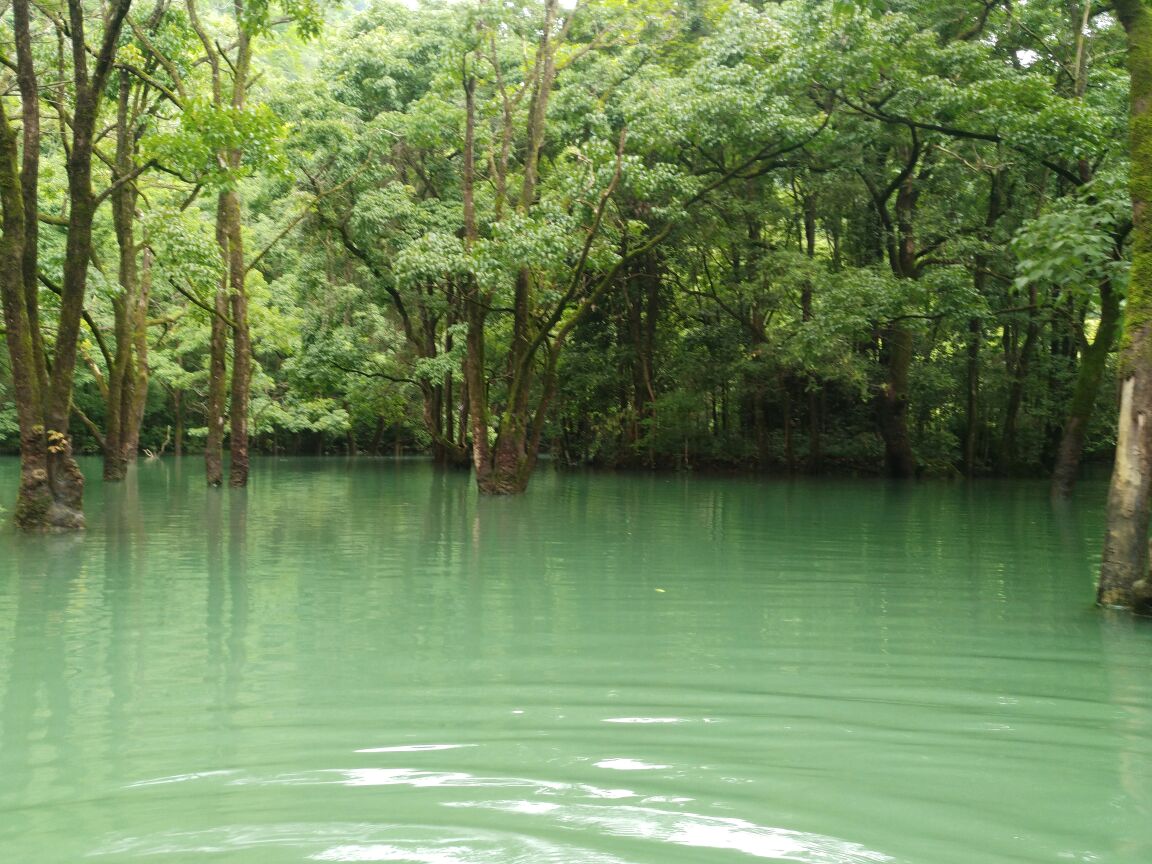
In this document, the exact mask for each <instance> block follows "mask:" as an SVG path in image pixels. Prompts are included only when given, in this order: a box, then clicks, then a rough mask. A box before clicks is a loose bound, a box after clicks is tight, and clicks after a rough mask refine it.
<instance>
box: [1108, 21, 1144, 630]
mask: <svg viewBox="0 0 1152 864" xmlns="http://www.w3.org/2000/svg"><path fill="white" fill-rule="evenodd" d="M1115 9H1116V11H1117V13H1118V14H1119V16H1120V21H1121V23H1122V24H1123V25H1124V29H1125V30H1126V31H1127V33H1128V71H1129V74H1130V76H1131V79H1132V89H1131V105H1130V110H1131V122H1130V126H1129V150H1130V153H1131V157H1132V179H1131V191H1132V218H1133V245H1132V271H1131V276H1130V278H1129V283H1128V299H1127V309H1126V311H1125V322H1124V347H1123V350H1122V354H1121V359H1120V418H1119V426H1118V429H1117V440H1116V461H1115V464H1114V465H1113V468H1112V481H1111V484H1110V485H1109V488H1108V506H1107V515H1106V525H1107V529H1106V534H1105V538H1104V552H1103V556H1102V560H1101V565H1100V581H1099V584H1098V586H1097V593H1096V600H1097V602H1098V603H1100V604H1102V605H1104V606H1119V607H1124V608H1128V609H1134V610H1136V611H1148V610H1149V608H1150V606H1152V587H1150V585H1149V579H1148V518H1149V501H1148V496H1149V491H1150V490H1152V222H1150V221H1149V219H1148V212H1147V211H1148V206H1149V203H1152V9H1150V8H1149V7H1148V6H1146V5H1145V4H1144V2H1143V0H1116V3H1115Z"/></svg>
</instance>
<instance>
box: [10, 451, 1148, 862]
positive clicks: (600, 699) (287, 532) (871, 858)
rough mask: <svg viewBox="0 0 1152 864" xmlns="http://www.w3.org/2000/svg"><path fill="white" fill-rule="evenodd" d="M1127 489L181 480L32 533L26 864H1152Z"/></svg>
mask: <svg viewBox="0 0 1152 864" xmlns="http://www.w3.org/2000/svg"><path fill="white" fill-rule="evenodd" d="M15 467H16V466H15V464H14V463H13V462H12V461H5V462H2V463H0V488H2V489H7V490H12V489H13V482H14V477H15ZM85 467H86V469H90V470H92V471H93V472H95V470H96V468H97V466H96V465H94V464H93V465H88V466H85ZM10 495H11V492H9V493H7V494H6V496H5V499H4V503H5V504H10V503H11V502H10V501H9V500H8V497H9V496H10ZM1101 497H1102V489H1101V488H1100V487H1098V486H1097V487H1088V488H1085V489H1083V490H1082V492H1081V498H1080V500H1079V501H1078V502H1077V504H1076V505H1075V506H1073V507H1070V508H1066V509H1058V510H1054V509H1053V507H1052V506H1051V505H1050V504H1049V503H1048V500H1047V496H1046V490H1045V488H1044V487H1043V486H1042V485H1027V484H1026V485H1019V484H1017V485H1007V484H1003V485H1002V484H986V485H978V486H976V487H972V488H970V487H967V486H965V485H962V484H952V485H948V484H921V485H916V486H910V487H899V486H890V485H885V484H883V483H879V482H840V481H837V482H821V483H809V482H785V481H775V482H772V481H759V480H757V481H751V480H737V479H710V478H699V477H690V478H679V477H649V476H620V477H617V476H584V475H555V474H552V473H550V472H544V473H542V474H541V475H540V476H539V477H538V478H537V480H536V481H534V484H533V486H532V489H531V490H530V491H529V493H528V495H527V496H525V497H522V498H518V499H513V500H479V499H478V498H477V496H476V493H475V491H474V489H473V486H472V484H471V481H470V479H469V478H467V477H465V476H462V475H458V474H443V473H438V472H435V471H434V470H432V468H431V467H430V466H427V465H425V464H422V463H394V462H390V461H388V462H385V461H378V462H372V461H360V462H355V463H345V462H339V461H319V460H317V461H276V462H273V461H263V462H259V463H257V465H256V468H255V471H254V483H253V487H252V489H251V490H249V491H248V492H247V493H236V492H229V491H226V490H225V491H220V490H213V491H210V490H207V489H204V488H203V486H202V480H201V473H200V465H199V463H198V462H195V461H188V462H185V463H184V465H183V466H176V465H174V464H173V463H171V462H166V463H155V462H154V463H146V464H143V465H141V467H140V472H139V477H138V483H128V484H126V485H124V486H123V487H120V488H115V487H102V485H101V484H100V483H98V482H94V483H92V484H91V486H90V490H89V496H88V505H89V524H90V529H89V531H88V532H87V534H86V536H83V537H31V538H29V537H20V536H16V535H15V534H14V533H13V532H12V530H11V529H10V528H8V527H5V528H4V529H2V530H0V861H3V862H17V864H24V862H29V864H32V862H36V864H40V862H77V861H81V860H92V861H94V862H101V861H109V862H115V861H137V860H140V859H147V860H156V859H163V860H171V861H192V862H196V861H237V862H253V864H255V862H295V861H390V862H415V864H536V862H541V864H551V862H555V864H673V862H694V864H700V862H740V861H751V860H769V861H799V862H810V864H811V862H815V864H856V862H899V864H1008V862H1037V864H1039V862H1063V861H1073V862H1099V864H1110V862H1116V864H1148V862H1149V861H1152V628H1150V627H1148V626H1141V625H1140V623H1137V622H1133V621H1132V620H1130V619H1127V618H1125V617H1120V616H1110V615H1108V614H1104V613H1101V612H1099V611H1097V610H1095V609H1093V608H1092V606H1091V605H1090V601H1091V596H1092V590H1091V581H1092V571H1093V569H1094V566H1095V563H1096V560H1097V554H1098V546H1099V543H1098V540H1099V534H1100V513H1099V511H1100V506H1101Z"/></svg>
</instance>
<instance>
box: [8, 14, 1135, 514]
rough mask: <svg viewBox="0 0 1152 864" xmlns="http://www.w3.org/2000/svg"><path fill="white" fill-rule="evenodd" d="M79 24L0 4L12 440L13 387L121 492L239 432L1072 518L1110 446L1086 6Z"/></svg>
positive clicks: (1120, 115)
mask: <svg viewBox="0 0 1152 864" xmlns="http://www.w3.org/2000/svg"><path fill="white" fill-rule="evenodd" d="M106 6H107V8H103V12H102V13H101V11H100V7H98V5H97V4H95V3H81V2H80V0H72V2H70V3H69V4H67V8H66V9H63V10H56V11H53V9H51V8H48V7H42V6H31V5H30V4H29V3H28V2H27V0H14V3H13V5H11V6H10V7H8V9H7V11H5V12H4V17H3V19H2V20H3V29H2V30H0V55H2V56H0V62H2V63H3V67H4V68H3V69H0V80H2V81H3V92H4V94H5V95H4V96H3V98H2V99H0V103H2V104H3V107H4V112H5V113H4V115H3V117H2V118H0V129H2V131H3V133H4V139H3V142H0V143H4V147H3V150H4V153H3V157H4V159H3V161H4V168H5V171H4V172H3V176H0V185H2V186H3V187H4V188H5V190H6V195H5V198H4V206H5V210H4V215H5V226H4V227H5V234H4V238H5V244H7V245H6V246H5V249H6V251H5V252H4V255H5V256H7V257H6V258H5V259H4V260H5V262H7V263H5V268H6V269H4V270H3V273H2V274H0V275H2V276H3V279H4V280H5V290H6V292H7V293H6V304H5V312H6V322H7V329H8V335H9V344H10V346H12V345H15V346H16V349H14V350H15V353H14V354H12V355H10V356H12V357H15V358H16V359H15V361H13V362H9V357H5V358H4V362H3V365H2V367H0V444H2V445H3V446H4V447H5V448H7V449H9V450H11V451H13V452H14V451H16V450H17V449H19V447H20V444H21V428H22V427H21V420H20V416H18V415H19V412H18V408H19V403H20V382H21V381H26V382H30V383H31V385H36V384H37V382H38V383H39V389H38V390H37V393H39V392H40V391H44V393H45V394H47V395H46V396H41V395H36V400H40V401H35V400H33V401H31V402H28V404H30V405H32V404H34V405H36V406H40V405H41V403H43V404H44V405H46V406H47V407H43V408H39V407H38V408H35V409H34V410H33V409H29V411H28V412H26V413H27V417H26V418H25V421H24V428H25V433H26V434H25V439H26V440H25V445H26V447H27V445H28V434H30V433H28V432H27V430H28V429H32V428H35V427H38V428H39V429H40V435H41V438H43V437H44V434H43V433H44V428H45V424H46V428H47V430H48V433H49V437H48V439H47V440H48V444H47V445H46V446H47V448H48V451H49V454H50V455H51V454H52V453H54V452H56V451H55V450H54V449H53V447H54V446H57V445H54V444H53V441H54V440H56V439H52V438H51V435H52V433H53V432H58V433H60V434H64V433H68V434H70V435H71V437H72V441H73V444H74V447H75V448H76V449H77V450H80V451H83V452H103V453H104V455H105V460H106V463H107V468H106V472H105V474H106V478H107V479H109V480H115V479H117V478H118V477H121V476H123V470H124V464H125V463H126V462H127V461H129V460H131V459H132V458H135V457H136V454H137V453H138V452H141V451H142V450H143V451H146V452H150V453H161V452H167V453H172V452H178V453H179V452H183V453H188V452H190V451H195V452H204V451H206V452H207V454H208V477H209V481H210V482H213V483H220V482H222V480H223V472H222V467H221V463H222V456H221V452H222V448H223V447H224V446H225V444H226V443H229V444H230V449H231V450H232V455H233V460H232V473H231V475H230V480H231V482H232V483H233V484H235V485H242V484H243V483H244V482H245V480H246V476H247V451H248V448H249V446H250V447H251V448H252V449H253V450H255V451H258V452H286V451H289V452H301V453H326V452H327V453H330V452H372V453H378V452H391V451H392V450H393V449H394V448H400V449H403V450H405V451H420V452H425V451H427V452H431V453H434V454H435V455H436V457H437V458H438V459H441V460H443V461H445V462H452V463H464V464H466V463H467V462H468V461H469V460H470V459H471V460H472V461H473V462H474V464H475V466H476V469H477V476H478V480H479V481H480V484H481V487H482V488H484V489H485V490H486V491H495V492H508V491H518V490H520V489H522V488H523V487H524V485H525V484H526V483H527V480H528V477H529V476H530V474H531V471H532V469H533V466H534V464H535V459H536V454H537V452H538V450H539V449H543V450H544V451H546V452H550V453H551V454H553V456H554V457H555V459H556V460H557V461H559V462H562V463H571V464H587V463H592V464H597V465H604V466H635V467H649V466H651V467H702V466H730V467H736V468H747V469H761V468H763V469H771V470H804V471H811V472H819V471H844V470H852V471H860V472H869V473H881V472H887V473H888V474H891V475H893V476H911V475H914V474H917V473H925V472H927V473H934V474H945V475H947V474H961V473H963V474H969V475H983V474H990V473H995V474H1030V475H1038V474H1042V473H1054V476H1055V481H1056V483H1057V486H1058V487H1059V489H1060V490H1061V491H1065V492H1066V491H1067V490H1068V489H1070V488H1071V484H1072V482H1073V480H1074V478H1075V476H1076V470H1077V465H1078V464H1079V462H1080V460H1081V458H1082V456H1089V457H1091V456H1105V457H1106V456H1110V454H1111V450H1112V447H1113V444H1114V438H1115V431H1114V430H1115V412H1114V410H1113V408H1112V406H1113V404H1114V392H1115V390H1114V377H1115V376H1114V367H1115V365H1116V364H1115V362H1114V358H1115V356H1116V353H1115V349H1116V348H1117V347H1118V344H1119V341H1120V340H1119V338H1118V337H1119V332H1120V319H1121V315H1122V309H1123V298H1124V295H1125V291H1126V288H1127V281H1128V279H1127V272H1128V264H1127V259H1128V257H1129V255H1128V251H1127V245H1128V238H1129V235H1130V233H1131V228H1132V215H1131V214H1132V210H1131V206H1130V202H1129V197H1128V189H1127V179H1128V174H1129V166H1128V151H1127V148H1126V147H1125V146H1124V145H1123V143H1122V142H1123V141H1124V139H1125V135H1126V128H1127V122H1128V92H1129V74H1128V72H1127V70H1126V68H1125V57H1126V46H1127V42H1126V34H1125V30H1124V28H1123V27H1122V26H1121V21H1120V20H1119V18H1118V16H1117V13H1116V12H1114V11H1112V9H1111V7H1110V6H1108V5H1092V4H1082V3H1079V2H1064V0H1059V2H1058V0H1030V2H1028V3H1027V4H1021V3H1007V2H997V0H957V2H936V0H894V2H885V3H881V4H871V5H869V4H855V3H847V2H818V0H795V2H783V3H773V2H750V3H740V2H720V0H681V2H668V0H645V2H620V0H581V2H578V3H575V4H572V3H558V2H555V0H539V2H524V3H500V2H484V0H469V2H455V3H450V2H442V0H439V2H438V0H428V2H422V3H419V4H415V5H405V4H400V3H394V2H377V3H374V4H372V5H370V6H368V7H366V8H363V9H353V8H349V7H347V6H345V7H331V8H329V7H324V8H318V7H317V6H316V5H314V4H313V3H312V2H308V0H302V2H285V3H280V4H269V3H267V2H266V0H259V2H253V0H237V2H236V3H235V4H234V5H229V4H209V3H204V2H203V0H201V2H199V3H198V2H196V0H160V2H158V3H157V2H154V0H136V3H135V4H134V5H133V6H132V8H131V9H130V10H128V9H127V0H123V2H122V3H120V4H119V5H117V3H110V4H106ZM121 6H123V9H121ZM124 10H127V11H126V14H124V16H123V21H122V22H119V19H118V17H117V15H118V14H121V13H123V12H124ZM69 16H71V18H70V17H69ZM86 16H87V22H88V27H89V32H88V33H87V34H85V33H84V32H79V33H78V32H77V28H76V27H75V26H73V24H74V22H75V21H77V20H84V19H85V17H86ZM70 21H71V22H73V23H70ZM105 43H106V47H107V52H108V56H107V57H106V58H103V59H102V57H101V51H102V45H105ZM77 58H79V59H77ZM85 58H89V59H88V60H87V62H88V64H89V65H93V70H95V71H93V70H80V68H79V65H78V64H79V63H81V62H82V61H84V60H85ZM104 60H106V61H107V62H106V64H105V66H106V68H104V67H103V66H101V65H100V64H101V63H102V62H103V61H104ZM101 69H103V75H104V78H103V79H102V80H96V78H97V73H98V72H100V70H101ZM81 71H84V75H81V74H80V73H81ZM85 76H86V77H85ZM96 84H98V85H99V86H95V85H96ZM86 99H89V100H94V102H93V104H94V108H95V109H98V112H96V111H89V113H90V114H91V115H92V117H93V118H94V125H93V135H92V142H91V143H92V154H91V156H90V174H91V180H90V181H89V183H90V189H89V195H88V198H87V199H86V198H85V197H84V195H83V188H82V187H83V185H84V180H83V178H82V177H79V174H78V173H77V172H78V170H79V168H78V165H79V161H80V160H79V156H81V155H83V154H82V153H80V152H79V149H78V145H77V142H78V141H81V138H82V137H83V136H81V135H79V133H78V131H77V130H78V129H79V128H80V126H79V124H80V122H81V121H82V120H83V118H84V117H85V116H88V115H87V114H85V110H87V109H84V105H85V104H86V103H85V100H86ZM30 133H32V135H31V137H30ZM81 143H82V142H81ZM33 151H34V152H33ZM30 154H31V156H32V157H33V158H30ZM36 157H38V158H36ZM18 204H22V210H21V214H22V215H21V217H20V219H17V214H16V210H17V205H18ZM86 209H87V210H91V211H92V212H91V214H90V218H89V222H90V225H91V238H90V242H88V243H87V245H85V244H83V243H81V241H82V240H83V239H84V238H83V237H82V236H81V235H82V234H83V230H84V224H83V222H84V219H83V218H82V217H84V216H85V212H86ZM18 228H20V229H21V230H19V231H18V230H17V229H18ZM17 240H19V243H17ZM73 246H74V247H75V248H73ZM29 250H31V251H29ZM9 300H10V302H9ZM21 309H23V310H24V311H23V312H21ZM21 315H23V317H22V318H21ZM17 331H19V332H17ZM18 337H19V338H18ZM70 339H71V340H72V342H74V343H75V344H74V346H72V347H71V348H70V344H71V343H70V342H69V340H70ZM21 340H23V342H21ZM18 343H19V344H18ZM69 350H73V351H74V357H72V358H71V360H70V358H69V353H68V352H69ZM21 357H24V359H23V360H22V359H20V358H21ZM20 363H24V364H25V365H26V366H27V371H24V372H21V371H20V369H19V368H17V367H19V365H20ZM70 363H72V365H74V366H75V373H74V381H73V380H72V377H71V376H72V372H71V367H70V365H69V364H70ZM65 372H66V373H67V374H66V375H64V377H65V378H67V380H63V381H60V380H58V379H60V378H61V375H63V374H64V373H65ZM22 376H23V377H22ZM33 389H36V388H35V387H34V388H33ZM69 397H71V403H70V404H71V410H70V412H69V411H68V409H67V407H65V406H68V405H69ZM27 398H28V399H31V397H30V396H28V397H27ZM29 418H31V419H29ZM249 439H250V443H249ZM57 449H59V448H58V446H57ZM64 455H65V456H66V455H67V454H64ZM46 470H47V474H48V476H49V477H50V478H53V479H52V482H55V480H54V478H55V477H56V469H52V468H51V467H49V468H48V469H46ZM26 482H32V481H31V480H28V479H27V478H26ZM65 497H67V496H65ZM45 502H47V499H44V501H42V502H41V505H39V510H36V508H35V507H34V508H33V509H34V510H36V512H35V513H33V516H34V517H35V516H36V515H37V514H39V512H40V511H42V510H43V509H44V508H46V507H48V506H49V504H48V503H45ZM76 503H77V507H76V509H78V498H77V501H76Z"/></svg>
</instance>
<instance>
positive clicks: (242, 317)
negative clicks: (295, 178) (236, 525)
mask: <svg viewBox="0 0 1152 864" xmlns="http://www.w3.org/2000/svg"><path fill="white" fill-rule="evenodd" d="M224 198H225V202H224V215H225V234H226V235H227V238H228V287H229V295H230V299H231V307H232V404H231V406H230V411H229V414H230V420H231V429H230V439H229V444H228V448H229V453H230V456H231V459H230V465H229V469H228V485H229V486H232V487H242V486H247V485H248V402H249V396H250V393H251V389H252V339H251V334H250V332H249V329H248V293H247V290H246V288H245V286H244V275H245V273H244V271H245V265H244V244H243V240H242V238H241V234H240V198H239V196H237V194H236V192H235V191H233V190H229V191H228V192H226V193H224Z"/></svg>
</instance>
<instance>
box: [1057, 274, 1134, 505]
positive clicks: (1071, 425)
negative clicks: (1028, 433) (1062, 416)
mask: <svg viewBox="0 0 1152 864" xmlns="http://www.w3.org/2000/svg"><path fill="white" fill-rule="evenodd" d="M1120 318H1121V313H1120V297H1119V295H1118V294H1117V293H1116V292H1115V291H1114V290H1112V285H1111V283H1110V282H1105V283H1104V284H1103V285H1101V286H1100V326H1099V328H1098V329H1097V331H1096V338H1095V339H1094V340H1093V341H1092V344H1091V345H1089V346H1088V347H1087V348H1085V349H1084V356H1083V357H1082V358H1081V360H1080V368H1079V369H1078V370H1077V373H1076V384H1075V388H1074V390H1073V392H1072V399H1071V401H1070V402H1069V405H1068V419H1067V420H1065V421H1064V431H1063V433H1062V435H1061V438H1060V447H1059V449H1058V450H1057V453H1056V466H1055V468H1054V470H1053V472H1052V494H1053V495H1055V496H1056V497H1058V498H1067V497H1068V496H1069V495H1071V494H1072V488H1073V486H1075V485H1076V475H1077V473H1078V471H1079V469H1080V458H1081V456H1082V455H1083V453H1084V437H1085V434H1086V433H1087V431H1088V424H1089V423H1091V422H1092V414H1093V409H1094V408H1095V406H1096V396H1097V394H1098V393H1099V392H1100V384H1101V382H1102V381H1103V380H1104V372H1105V370H1106V368H1107V365H1108V352H1110V351H1111V350H1112V346H1113V344H1114V343H1115V341H1116V335H1117V332H1118V331H1119V329H1120Z"/></svg>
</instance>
